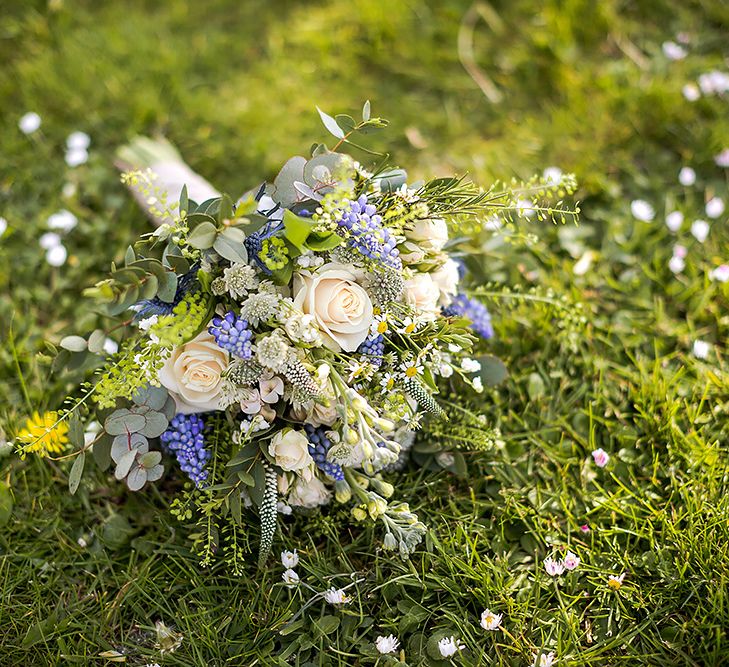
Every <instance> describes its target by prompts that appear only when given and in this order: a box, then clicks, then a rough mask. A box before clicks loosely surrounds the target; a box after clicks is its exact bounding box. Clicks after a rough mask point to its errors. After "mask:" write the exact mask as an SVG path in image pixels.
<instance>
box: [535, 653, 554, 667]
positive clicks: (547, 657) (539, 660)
mask: <svg viewBox="0 0 729 667" xmlns="http://www.w3.org/2000/svg"><path fill="white" fill-rule="evenodd" d="M556 664H557V658H556V657H555V655H554V652H549V653H538V654H536V655H535V656H534V662H533V663H532V667H552V666H553V665H556Z"/></svg>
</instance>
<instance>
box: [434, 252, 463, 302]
mask: <svg viewBox="0 0 729 667" xmlns="http://www.w3.org/2000/svg"><path fill="white" fill-rule="evenodd" d="M430 277H431V278H432V279H433V282H434V283H435V286H436V287H437V288H438V289H439V290H440V298H439V303H440V305H441V306H448V305H450V303H451V301H453V297H454V296H455V295H456V294H457V293H458V281H459V280H460V275H459V273H458V262H456V261H454V260H452V259H447V260H446V262H445V264H443V266H441V267H440V268H439V269H438V270H437V271H433V272H432V273H431V274H430Z"/></svg>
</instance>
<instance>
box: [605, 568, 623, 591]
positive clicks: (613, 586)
mask: <svg viewBox="0 0 729 667" xmlns="http://www.w3.org/2000/svg"><path fill="white" fill-rule="evenodd" d="M624 579H625V572H623V573H622V574H621V575H620V576H616V575H614V574H611V575H610V576H609V577H608V581H607V585H608V588H609V589H610V590H613V591H619V590H620V589H621V588H622V587H623V580H624Z"/></svg>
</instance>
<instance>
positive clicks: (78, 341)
mask: <svg viewBox="0 0 729 667" xmlns="http://www.w3.org/2000/svg"><path fill="white" fill-rule="evenodd" d="M59 345H60V346H61V347H62V348H63V349H64V350H68V351H69V352H83V351H84V350H85V349H86V347H87V344H86V341H85V340H84V339H83V338H81V336H64V337H63V338H61V342H60V343H59Z"/></svg>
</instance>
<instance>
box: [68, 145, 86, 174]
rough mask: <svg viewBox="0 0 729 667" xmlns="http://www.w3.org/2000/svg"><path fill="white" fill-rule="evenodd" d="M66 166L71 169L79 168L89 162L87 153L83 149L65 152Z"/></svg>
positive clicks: (72, 149)
mask: <svg viewBox="0 0 729 667" xmlns="http://www.w3.org/2000/svg"><path fill="white" fill-rule="evenodd" d="M64 159H65V160H66V164H67V165H68V166H69V167H71V168H72V169H73V168H74V167H79V166H81V165H82V164H86V163H87V162H88V160H89V153H88V151H87V150H86V149H85V148H71V149H70V150H67V151H66V157H65V158H64Z"/></svg>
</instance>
